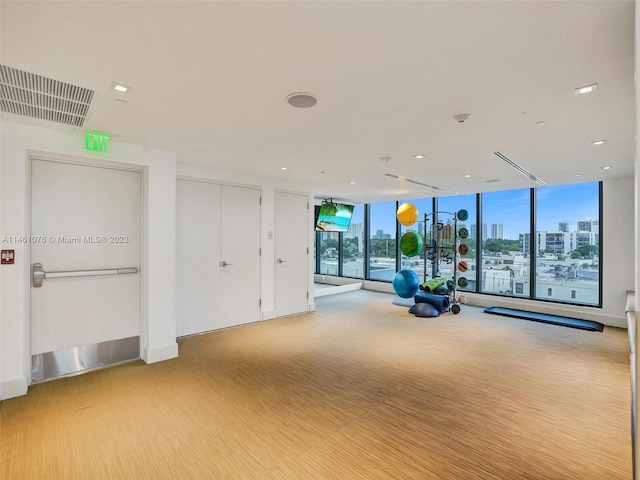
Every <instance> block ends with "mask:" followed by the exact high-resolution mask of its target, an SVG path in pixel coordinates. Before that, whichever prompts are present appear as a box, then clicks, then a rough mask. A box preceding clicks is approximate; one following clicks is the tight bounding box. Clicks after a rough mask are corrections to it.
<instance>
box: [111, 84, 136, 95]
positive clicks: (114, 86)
mask: <svg viewBox="0 0 640 480" xmlns="http://www.w3.org/2000/svg"><path fill="white" fill-rule="evenodd" d="M111 88H112V89H113V90H115V91H116V92H119V93H129V91H130V90H131V87H130V86H129V85H124V84H122V83H116V82H113V83H112V84H111Z"/></svg>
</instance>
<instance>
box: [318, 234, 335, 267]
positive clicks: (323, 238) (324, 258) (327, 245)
mask: <svg viewBox="0 0 640 480" xmlns="http://www.w3.org/2000/svg"><path fill="white" fill-rule="evenodd" d="M316 241H318V242H319V243H320V265H319V270H318V273H323V274H326V275H339V272H338V262H339V257H340V234H339V233H338V232H318V233H317V234H316Z"/></svg>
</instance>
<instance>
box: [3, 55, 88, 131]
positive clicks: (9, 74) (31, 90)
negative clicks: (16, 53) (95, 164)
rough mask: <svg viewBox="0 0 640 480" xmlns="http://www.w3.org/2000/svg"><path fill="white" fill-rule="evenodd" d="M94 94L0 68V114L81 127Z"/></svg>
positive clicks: (85, 89)
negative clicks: (13, 114) (12, 114)
mask: <svg viewBox="0 0 640 480" xmlns="http://www.w3.org/2000/svg"><path fill="white" fill-rule="evenodd" d="M94 93H95V91H94V90H89V89H88V88H83V87H78V86H76V85H71V84H70V83H65V82H60V81H58V80H53V79H51V78H47V77H43V76H41V75H35V74H33V73H29V72H25V71H23V70H18V69H16V68H12V67H7V66H6V65H0V110H1V111H3V112H8V113H15V114H17V115H24V116H25V117H31V118H38V119H41V120H49V121H51V122H57V123H63V124H65V125H72V126H74V127H82V126H83V125H84V122H85V120H86V118H87V113H88V112H89V106H90V105H91V100H92V99H93V94H94Z"/></svg>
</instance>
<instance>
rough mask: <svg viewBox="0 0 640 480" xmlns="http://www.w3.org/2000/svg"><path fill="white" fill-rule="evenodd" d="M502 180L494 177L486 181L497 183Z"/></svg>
mask: <svg viewBox="0 0 640 480" xmlns="http://www.w3.org/2000/svg"><path fill="white" fill-rule="evenodd" d="M499 181H500V180H498V179H497V178H494V179H492V180H486V181H485V183H496V182H499Z"/></svg>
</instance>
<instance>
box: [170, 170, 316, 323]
mask: <svg viewBox="0 0 640 480" xmlns="http://www.w3.org/2000/svg"><path fill="white" fill-rule="evenodd" d="M177 175H178V177H184V178H192V179H200V180H207V181H214V182H216V183H222V184H228V185H245V186H251V187H257V188H260V189H261V190H262V225H261V232H262V233H261V248H262V257H261V268H260V270H261V298H262V319H263V320H269V319H271V318H274V316H275V284H274V281H273V279H274V278H275V241H274V239H275V235H271V238H269V232H274V231H275V203H276V200H275V199H276V191H287V192H292V193H300V194H302V195H307V196H308V197H309V205H310V206H311V207H312V206H313V196H312V194H311V193H309V192H308V191H306V190H305V188H304V187H301V186H299V185H295V184H292V183H289V182H286V181H279V182H274V181H269V180H265V179H263V178H258V177H253V176H251V175H237V174H230V173H226V172H219V171H216V170H213V169H208V168H202V167H194V166H191V165H185V164H181V163H178V165H177ZM311 207H310V208H311ZM309 217H310V218H309V225H308V229H307V232H308V233H307V245H308V246H309V252H310V253H309V264H308V267H307V271H308V272H309V275H308V279H307V289H308V291H309V305H308V307H309V310H310V311H313V310H314V309H315V304H314V303H313V294H312V292H313V271H314V265H313V254H312V253H313V244H314V239H315V237H314V235H313V233H314V232H313V211H311V214H310V215H309Z"/></svg>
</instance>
